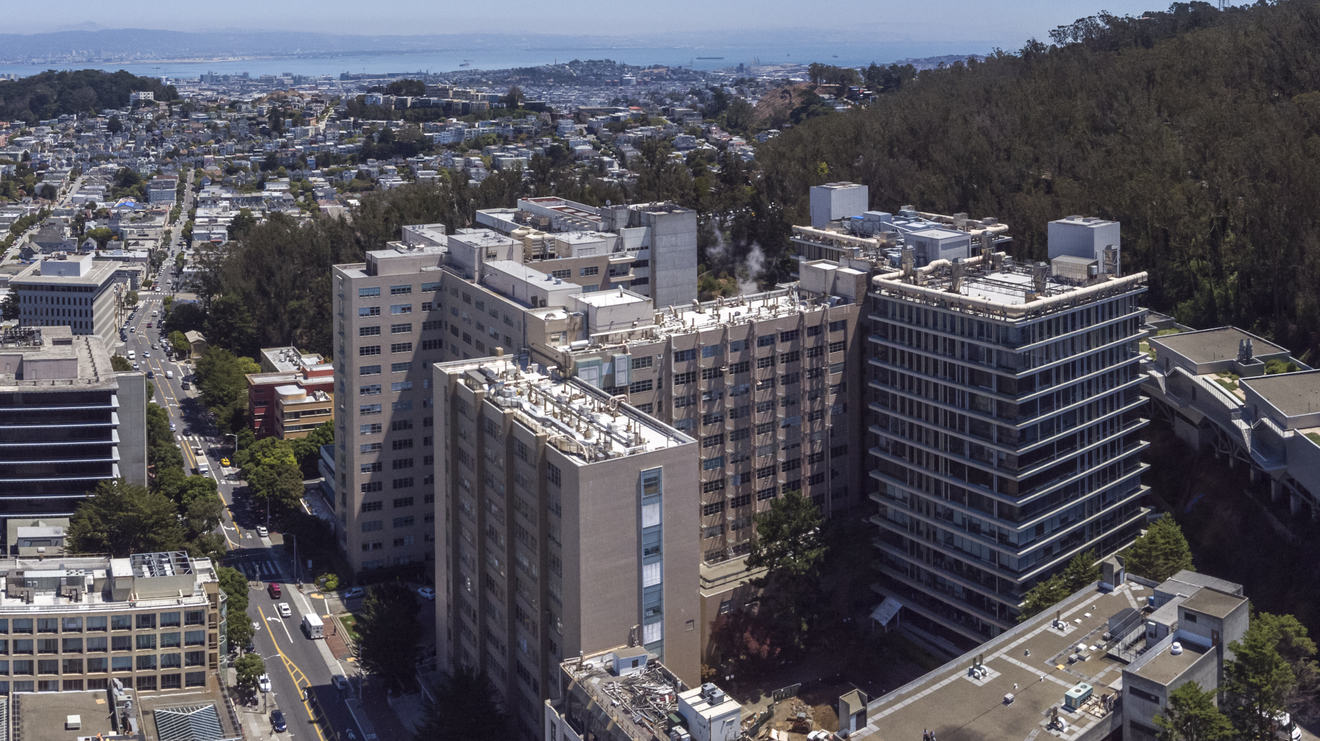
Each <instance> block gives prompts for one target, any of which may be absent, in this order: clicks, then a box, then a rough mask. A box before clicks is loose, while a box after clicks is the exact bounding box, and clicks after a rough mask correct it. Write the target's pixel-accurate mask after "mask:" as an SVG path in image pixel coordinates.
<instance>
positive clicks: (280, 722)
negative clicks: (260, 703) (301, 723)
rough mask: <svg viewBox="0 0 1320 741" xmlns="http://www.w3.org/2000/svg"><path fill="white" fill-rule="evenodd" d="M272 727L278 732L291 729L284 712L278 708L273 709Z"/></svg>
mask: <svg viewBox="0 0 1320 741" xmlns="http://www.w3.org/2000/svg"><path fill="white" fill-rule="evenodd" d="M270 727H271V728H273V729H275V732H276V733H284V732H285V731H287V730H289V724H288V723H287V722H286V721H285V720H284V713H281V712H280V711H278V710H273V711H271V714H270Z"/></svg>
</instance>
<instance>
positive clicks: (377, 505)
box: [362, 501, 385, 512]
mask: <svg viewBox="0 0 1320 741" xmlns="http://www.w3.org/2000/svg"><path fill="white" fill-rule="evenodd" d="M384 506H385V503H384V502H380V501H377V502H363V503H362V511H363V512H379V511H380V510H381V509H382V508H383V507H384Z"/></svg>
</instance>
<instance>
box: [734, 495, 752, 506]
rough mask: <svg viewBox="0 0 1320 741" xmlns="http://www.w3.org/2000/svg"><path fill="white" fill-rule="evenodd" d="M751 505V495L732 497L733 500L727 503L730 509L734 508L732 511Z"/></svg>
mask: <svg viewBox="0 0 1320 741" xmlns="http://www.w3.org/2000/svg"><path fill="white" fill-rule="evenodd" d="M751 503H752V495H751V494H740V495H738V496H736V497H734V498H733V499H732V500H731V501H730V502H729V506H730V507H732V508H734V509H737V508H739V507H746V506H747V505H749V504H751Z"/></svg>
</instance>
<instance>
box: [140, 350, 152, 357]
mask: <svg viewBox="0 0 1320 741" xmlns="http://www.w3.org/2000/svg"><path fill="white" fill-rule="evenodd" d="M142 357H144V358H149V357H151V351H150V350H143V351H142Z"/></svg>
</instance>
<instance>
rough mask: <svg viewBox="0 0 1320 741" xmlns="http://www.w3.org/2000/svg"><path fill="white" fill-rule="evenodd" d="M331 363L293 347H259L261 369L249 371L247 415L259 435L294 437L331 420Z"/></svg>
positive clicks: (284, 438)
mask: <svg viewBox="0 0 1320 741" xmlns="http://www.w3.org/2000/svg"><path fill="white" fill-rule="evenodd" d="M334 372H335V369H334V366H333V365H332V364H331V363H328V362H326V361H325V359H324V358H322V357H321V356H320V355H317V354H311V355H304V354H302V353H300V352H298V350H297V349H296V348H292V347H276V348H266V349H264V350H262V351H261V372H260V373H249V374H248V376H247V382H248V418H249V419H250V420H251V421H252V432H253V433H254V434H255V435H256V436H257V438H258V439H260V438H263V437H278V438H280V439H281V440H296V439H298V438H302V437H307V436H308V435H309V434H311V432H312V430H315V429H316V428H317V427H320V426H321V425H323V424H326V423H327V422H333V421H334V393H335V377H334Z"/></svg>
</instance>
